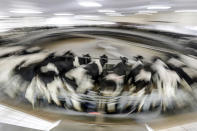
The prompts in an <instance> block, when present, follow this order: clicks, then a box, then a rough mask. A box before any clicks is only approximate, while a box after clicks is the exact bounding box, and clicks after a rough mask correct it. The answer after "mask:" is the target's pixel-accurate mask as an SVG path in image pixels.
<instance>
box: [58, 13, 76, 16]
mask: <svg viewBox="0 0 197 131" xmlns="http://www.w3.org/2000/svg"><path fill="white" fill-rule="evenodd" d="M54 15H56V16H71V15H74V14H72V13H55V14H54Z"/></svg>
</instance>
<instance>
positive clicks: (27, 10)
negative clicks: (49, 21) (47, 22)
mask: <svg viewBox="0 0 197 131" xmlns="http://www.w3.org/2000/svg"><path fill="white" fill-rule="evenodd" d="M10 12H11V13H18V14H41V13H43V12H41V11H37V10H31V9H14V10H11V11H10Z"/></svg>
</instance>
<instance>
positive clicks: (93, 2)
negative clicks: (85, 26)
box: [79, 1, 102, 7]
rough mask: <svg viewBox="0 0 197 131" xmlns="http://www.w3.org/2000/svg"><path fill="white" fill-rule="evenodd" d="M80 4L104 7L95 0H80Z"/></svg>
mask: <svg viewBox="0 0 197 131" xmlns="http://www.w3.org/2000/svg"><path fill="white" fill-rule="evenodd" d="M79 5H80V6H84V7H102V5H101V4H100V3H98V2H95V1H79Z"/></svg>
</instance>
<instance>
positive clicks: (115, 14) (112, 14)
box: [105, 12, 124, 16]
mask: <svg viewBox="0 0 197 131" xmlns="http://www.w3.org/2000/svg"><path fill="white" fill-rule="evenodd" d="M105 14H106V15H108V16H124V15H123V14H121V13H116V12H115V13H105Z"/></svg>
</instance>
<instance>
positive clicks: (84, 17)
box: [74, 15, 100, 20]
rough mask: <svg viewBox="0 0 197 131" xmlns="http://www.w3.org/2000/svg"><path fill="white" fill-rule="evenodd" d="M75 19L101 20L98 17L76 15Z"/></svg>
mask: <svg viewBox="0 0 197 131" xmlns="http://www.w3.org/2000/svg"><path fill="white" fill-rule="evenodd" d="M74 18H75V19H91V20H98V19H100V17H99V16H97V15H76V16H74Z"/></svg>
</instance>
